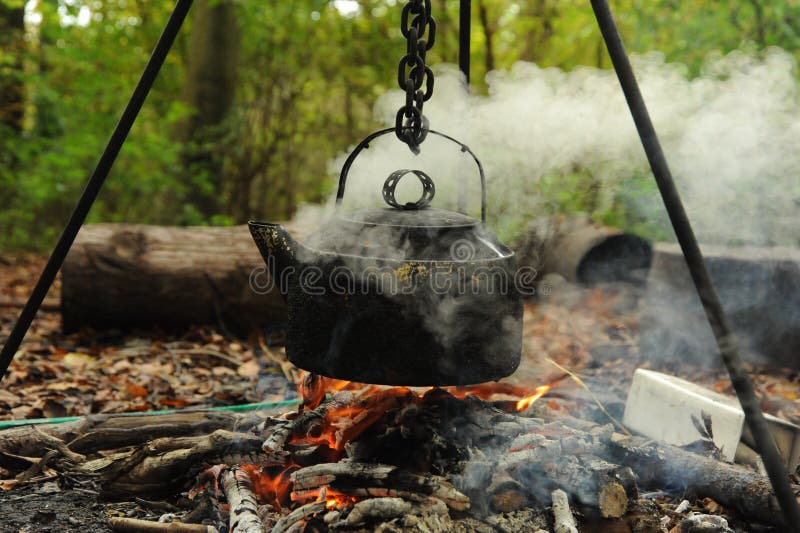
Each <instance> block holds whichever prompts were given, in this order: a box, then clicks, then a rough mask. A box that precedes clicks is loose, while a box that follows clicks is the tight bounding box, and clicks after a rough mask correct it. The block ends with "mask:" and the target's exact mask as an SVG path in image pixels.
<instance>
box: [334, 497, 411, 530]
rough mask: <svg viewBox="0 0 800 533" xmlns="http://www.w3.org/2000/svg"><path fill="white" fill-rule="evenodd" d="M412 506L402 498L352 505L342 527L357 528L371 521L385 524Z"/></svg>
mask: <svg viewBox="0 0 800 533" xmlns="http://www.w3.org/2000/svg"><path fill="white" fill-rule="evenodd" d="M411 509H412V505H411V503H410V502H407V501H405V500H404V499H402V498H371V499H369V500H363V501H360V502H357V503H356V504H355V505H353V509H352V510H351V511H350V513H349V514H348V515H347V518H345V520H344V522H343V524H342V526H344V527H353V528H354V527H358V526H363V525H364V524H366V523H368V522H371V521H381V522H386V521H389V520H393V519H395V518H399V517H402V516H403V515H405V514H406V513H408V512H410V511H411Z"/></svg>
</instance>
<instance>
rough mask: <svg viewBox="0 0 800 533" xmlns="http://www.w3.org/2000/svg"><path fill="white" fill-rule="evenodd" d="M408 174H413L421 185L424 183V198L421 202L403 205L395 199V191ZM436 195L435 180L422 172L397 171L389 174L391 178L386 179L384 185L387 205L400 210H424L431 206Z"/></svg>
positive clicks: (384, 196) (421, 198)
mask: <svg viewBox="0 0 800 533" xmlns="http://www.w3.org/2000/svg"><path fill="white" fill-rule="evenodd" d="M408 173H413V174H415V175H416V176H417V177H418V178H419V181H420V183H422V196H420V198H419V200H417V201H416V202H406V203H405V204H401V203H400V202H398V201H397V199H395V197H394V189H395V187H397V184H398V183H400V180H401V179H402V178H403V176H405V175H406V174H408ZM434 195H436V186H435V185H434V184H433V180H432V179H431V177H430V176H428V175H427V174H425V173H424V172H423V171H421V170H408V169H404V170H395V171H394V172H392V173H391V174H389V177H388V178H386V181H385V182H384V183H383V199H384V200H385V201H386V203H387V204H389V205H390V206H392V207H396V208H398V209H408V210H413V209H424V208H425V207H428V205H430V203H431V200H433V197H434Z"/></svg>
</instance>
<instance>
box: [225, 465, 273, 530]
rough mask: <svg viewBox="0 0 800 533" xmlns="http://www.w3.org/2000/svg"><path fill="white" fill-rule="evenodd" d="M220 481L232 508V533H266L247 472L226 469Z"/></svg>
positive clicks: (237, 469) (238, 469)
mask: <svg viewBox="0 0 800 533" xmlns="http://www.w3.org/2000/svg"><path fill="white" fill-rule="evenodd" d="M220 479H221V480H222V488H223V490H224V491H225V498H226V499H227V500H228V504H229V506H230V533H266V532H265V530H264V526H263V524H262V523H261V518H259V516H258V503H257V502H256V497H255V494H253V484H252V482H251V481H250V476H249V475H248V474H247V472H245V471H244V470H242V469H240V468H226V469H225V470H223V471H222V474H221V475H220Z"/></svg>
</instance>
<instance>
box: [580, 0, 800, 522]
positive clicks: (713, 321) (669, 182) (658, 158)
mask: <svg viewBox="0 0 800 533" xmlns="http://www.w3.org/2000/svg"><path fill="white" fill-rule="evenodd" d="M591 2H592V8H593V9H594V13H595V17H597V23H598V25H599V26H600V31H601V33H602V34H603V39H604V40H605V42H606V47H607V48H608V53H609V55H610V56H611V62H612V63H613V65H614V69H615V70H616V72H617V77H618V78H619V83H620V85H621V86H622V91H623V93H625V99H626V100H627V102H628V107H629V108H630V111H631V115H633V121H634V122H635V124H636V129H637V130H638V132H639V137H640V138H641V141H642V146H643V147H644V151H645V153H646V154H647V160H648V161H649V162H650V168H651V169H652V170H653V176H655V180H656V183H657V184H658V190H659V191H660V192H661V198H662V199H663V201H664V206H665V207H666V208H667V213H668V214H669V218H670V221H671V222H672V227H673V228H674V230H675V235H676V237H677V238H678V243H679V244H680V247H681V250H682V251H683V255H684V257H685V258H686V264H687V265H688V267H689V272H690V274H691V276H692V280H693V281H694V286H695V289H697V294H698V295H699V296H700V301H701V302H702V303H703V309H704V310H705V313H706V318H707V319H708V322H709V324H710V325H711V329H712V331H713V333H714V337H715V338H716V340H717V346H718V347H719V351H720V354H721V356H722V361H723V362H724V363H725V368H727V370H728V374H729V375H730V378H731V383H733V388H734V390H735V391H736V395H737V396H738V397H739V402H740V403H741V404H742V409H743V410H744V414H745V420H746V422H747V425H748V427H749V428H750V431H751V433H752V434H753V437H754V438H755V442H756V446H757V447H758V452H759V454H760V455H761V459H762V460H763V461H764V467H765V469H766V471H767V475H768V476H769V480H770V482H771V483H772V488H773V489H774V491H775V496H776V498H777V500H778V503H779V504H780V506H781V511H782V512H783V517H784V520H785V521H786V526H787V527H788V529H787V531H795V532H798V531H800V506H799V505H798V503H797V500H796V499H795V496H794V493H793V492H792V488H791V485H790V484H789V475H788V472H787V471H786V467H785V464H784V462H783V461H782V460H781V456H780V453H779V452H778V448H777V446H775V441H774V440H773V438H772V434H771V433H770V432H769V429H768V427H767V422H766V420H765V419H764V414H763V413H762V412H761V407H760V405H759V403H758V398H757V397H756V393H755V390H754V388H753V383H752V381H751V380H750V377H749V376H748V375H747V373H746V372H745V371H744V368H743V367H742V360H741V357H740V356H739V347H738V343H737V341H736V338H735V336H734V335H733V332H732V331H731V327H730V325H729V323H728V319H727V317H726V316H725V311H724V310H723V308H722V304H721V303H720V301H719V296H718V295H717V291H716V289H715V288H714V284H713V283H712V282H711V277H710V276H709V275H708V270H707V269H706V266H705V262H704V261H703V255H702V253H701V252H700V247H699V246H698V244H697V239H696V238H695V235H694V231H693V230H692V226H691V224H690V223H689V218H688V216H687V215H686V210H685V209H684V208H683V202H681V198H680V196H679V194H678V190H677V188H676V187H675V182H674V181H673V179H672V173H671V172H670V170H669V166H667V160H666V158H665V157H664V152H663V151H662V150H661V143H660V142H659V140H658V136H657V135H656V131H655V128H654V127H653V123H652V121H651V120H650V114H649V113H648V111H647V106H646V105H645V103H644V99H643V98H642V93H641V91H640V90H639V84H638V83H637V82H636V77H635V75H634V73H633V68H632V67H631V63H630V61H629V59H628V55H627V53H626V52H625V46H624V45H623V43H622V38H621V37H620V34H619V30H618V29H617V25H616V23H615V22H614V17H613V15H612V13H611V8H610V7H609V5H608V1H607V0H591Z"/></svg>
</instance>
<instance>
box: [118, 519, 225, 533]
mask: <svg viewBox="0 0 800 533" xmlns="http://www.w3.org/2000/svg"><path fill="white" fill-rule="evenodd" d="M108 525H109V527H111V529H113V530H114V531H119V532H120V533H217V528H215V527H213V526H206V525H204V524H184V523H183V522H151V521H149V520H138V519H136V518H123V517H118V516H115V517H113V518H109V520H108Z"/></svg>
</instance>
